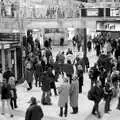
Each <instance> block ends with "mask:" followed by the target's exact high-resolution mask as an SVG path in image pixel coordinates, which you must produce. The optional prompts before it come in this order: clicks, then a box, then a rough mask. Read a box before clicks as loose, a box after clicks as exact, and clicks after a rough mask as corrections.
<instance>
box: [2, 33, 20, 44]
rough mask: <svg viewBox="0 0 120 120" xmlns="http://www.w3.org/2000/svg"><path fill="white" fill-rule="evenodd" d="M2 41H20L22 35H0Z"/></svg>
mask: <svg viewBox="0 0 120 120" xmlns="http://www.w3.org/2000/svg"><path fill="white" fill-rule="evenodd" d="M0 41H8V42H10V41H20V33H0Z"/></svg>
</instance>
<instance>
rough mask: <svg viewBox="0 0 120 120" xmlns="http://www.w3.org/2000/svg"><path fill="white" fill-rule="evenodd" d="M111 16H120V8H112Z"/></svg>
mask: <svg viewBox="0 0 120 120" xmlns="http://www.w3.org/2000/svg"><path fill="white" fill-rule="evenodd" d="M110 16H120V8H110Z"/></svg>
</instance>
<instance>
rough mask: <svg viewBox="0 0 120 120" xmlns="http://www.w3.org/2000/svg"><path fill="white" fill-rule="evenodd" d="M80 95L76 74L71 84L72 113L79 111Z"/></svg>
mask: <svg viewBox="0 0 120 120" xmlns="http://www.w3.org/2000/svg"><path fill="white" fill-rule="evenodd" d="M78 95H79V82H78V78H77V76H74V77H73V79H72V83H71V85H70V106H71V107H72V109H73V112H72V113H71V114H76V113H78Z"/></svg>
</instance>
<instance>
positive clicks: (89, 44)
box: [87, 40, 92, 52]
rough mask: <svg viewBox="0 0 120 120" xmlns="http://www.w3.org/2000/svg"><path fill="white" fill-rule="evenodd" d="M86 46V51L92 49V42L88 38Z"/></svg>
mask: <svg viewBox="0 0 120 120" xmlns="http://www.w3.org/2000/svg"><path fill="white" fill-rule="evenodd" d="M87 47H88V51H89V52H90V51H91V49H92V43H91V41H90V40H89V41H88V42H87Z"/></svg>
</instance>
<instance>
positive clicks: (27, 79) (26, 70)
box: [25, 68, 33, 90]
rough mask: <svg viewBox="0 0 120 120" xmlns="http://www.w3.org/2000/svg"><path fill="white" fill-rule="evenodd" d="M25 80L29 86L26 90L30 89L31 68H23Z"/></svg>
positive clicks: (31, 79) (31, 81)
mask: <svg viewBox="0 0 120 120" xmlns="http://www.w3.org/2000/svg"><path fill="white" fill-rule="evenodd" d="M25 80H26V81H27V83H28V85H29V88H28V89H27V90H31V89H32V83H33V70H32V69H29V68H26V69H25Z"/></svg>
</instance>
